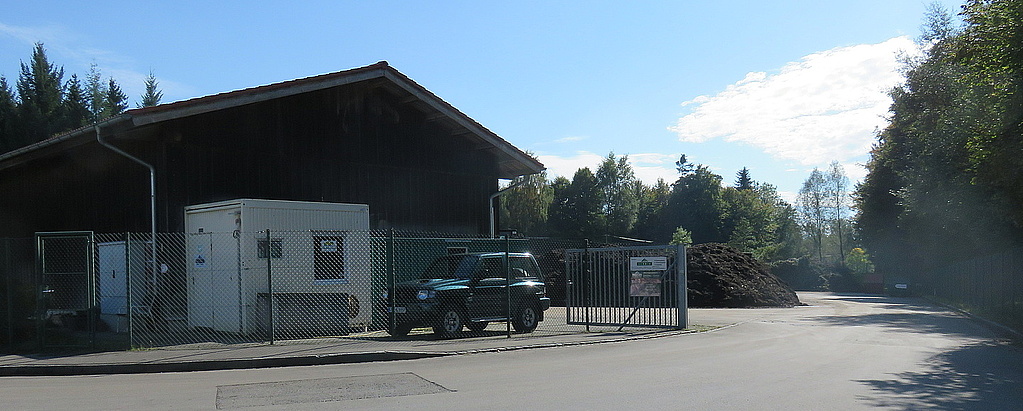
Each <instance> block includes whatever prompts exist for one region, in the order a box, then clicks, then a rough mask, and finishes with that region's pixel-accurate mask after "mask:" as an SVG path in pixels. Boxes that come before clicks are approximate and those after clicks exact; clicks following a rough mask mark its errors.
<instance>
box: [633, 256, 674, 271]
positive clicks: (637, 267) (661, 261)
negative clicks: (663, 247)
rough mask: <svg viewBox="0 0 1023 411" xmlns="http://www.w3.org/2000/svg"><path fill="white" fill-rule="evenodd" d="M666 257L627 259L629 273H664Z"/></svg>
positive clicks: (666, 266)
mask: <svg viewBox="0 0 1023 411" xmlns="http://www.w3.org/2000/svg"><path fill="white" fill-rule="evenodd" d="M667 269H668V257H629V271H664V270H667Z"/></svg>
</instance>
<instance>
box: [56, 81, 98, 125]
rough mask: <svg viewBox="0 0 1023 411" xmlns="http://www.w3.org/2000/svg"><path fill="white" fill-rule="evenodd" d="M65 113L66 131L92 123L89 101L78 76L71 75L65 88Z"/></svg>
mask: <svg viewBox="0 0 1023 411" xmlns="http://www.w3.org/2000/svg"><path fill="white" fill-rule="evenodd" d="M64 113H65V118H64V127H63V129H64V130H73V129H76V128H79V127H82V126H84V125H86V124H89V123H90V122H91V121H90V120H91V117H92V113H90V112H89V99H88V97H87V96H86V95H85V91H84V90H82V83H81V81H79V80H78V75H76V74H72V75H71V78H70V79H69V80H68V81H67V85H66V86H65V87H64Z"/></svg>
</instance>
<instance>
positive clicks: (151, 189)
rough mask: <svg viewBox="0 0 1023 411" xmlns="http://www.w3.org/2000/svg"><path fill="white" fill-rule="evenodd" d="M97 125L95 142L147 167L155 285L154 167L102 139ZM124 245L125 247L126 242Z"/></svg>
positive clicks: (129, 287)
mask: <svg viewBox="0 0 1023 411" xmlns="http://www.w3.org/2000/svg"><path fill="white" fill-rule="evenodd" d="M99 125H100V123H96V126H95V127H96V142H98V143H99V144H100V145H102V146H103V147H106V148H109V149H110V150H112V151H113V152H115V153H117V154H120V155H122V156H124V157H125V158H127V159H129V160H131V161H134V162H136V163H139V164H141V165H142V166H143V167H146V168H148V169H149V230H150V231H149V235H150V240H149V241H150V244H151V245H150V247H149V249H150V262H151V263H152V267H151V270H152V276H151V277H150V278H151V280H150V281H152V282H153V283H154V286H155V283H156V275H157V272H158V269H157V263H156V168H154V167H153V166H152V165H150V164H149V163H146V162H145V161H142V160H139V159H138V158H137V157H135V156H133V155H131V154H128V153H127V152H125V151H124V150H121V149H119V148H117V147H114V146H113V145H112V144H110V143H108V142H106V141H105V140H103V135H102V134H100V128H99ZM125 246H126V247H127V244H126V245H125ZM127 287H128V288H127V289H128V292H129V293H131V284H127ZM128 313H129V315H131V307H128Z"/></svg>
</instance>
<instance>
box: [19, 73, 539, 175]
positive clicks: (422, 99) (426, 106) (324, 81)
mask: <svg viewBox="0 0 1023 411" xmlns="http://www.w3.org/2000/svg"><path fill="white" fill-rule="evenodd" d="M365 81H376V82H378V83H379V85H380V86H381V87H385V88H386V89H387V90H388V91H389V92H391V93H397V94H399V95H401V97H403V98H402V101H403V102H407V103H409V104H415V105H416V107H418V108H419V109H420V110H424V111H425V112H426V114H427V116H428V118H430V119H437V120H444V121H446V122H447V123H448V124H450V125H453V126H452V128H453V131H452V134H455V135H460V136H469V137H470V138H473V139H475V140H477V141H479V142H480V143H481V144H480V147H482V148H483V149H486V150H490V151H492V152H493V153H494V154H495V156H496V158H497V159H498V173H499V175H498V177H499V178H505V179H510V178H514V177H517V176H521V175H527V174H534V173H538V172H541V171H543V170H544V165H543V164H541V163H540V162H539V161H537V160H536V159H534V158H533V157H532V156H530V155H528V154H526V153H525V152H523V151H522V150H519V149H518V148H516V147H515V146H513V145H511V144H510V143H509V142H508V141H506V140H504V139H503V138H501V137H500V136H498V135H497V134H495V133H494V132H492V131H490V130H488V129H487V128H486V127H484V126H483V125H481V124H480V123H478V122H476V121H475V120H473V119H472V118H470V117H469V116H467V115H465V114H464V113H462V112H461V111H459V110H458V109H456V108H455V107H454V106H452V105H451V104H448V103H447V102H446V101H444V100H442V99H441V98H440V97H438V96H437V95H435V94H433V93H432V92H430V91H429V90H427V89H426V88H424V87H423V86H421V85H419V84H418V83H416V82H415V81H412V80H411V79H410V78H408V77H407V76H405V75H404V74H402V73H401V72H399V71H398V70H395V69H394V68H393V67H390V66H389V65H388V64H387V62H384V61H382V62H379V63H376V64H373V65H370V66H365V67H359V68H354V69H350V70H344V71H339V72H335V73H329V74H322V75H318V76H313V77H307V78H302V79H297V80H291V81H286V82H282V83H275V84H270V85H265V86H259V87H253V88H248V89H243V90H236V91H231V92H226V93H221V94H215V95H211V96H206V97H200V98H195V99H190V100H183V101H179V102H174V103H168V104H161V105H158V106H153V107H145V108H139V109H132V110H128V111H126V112H125V113H123V114H120V115H118V116H115V117H111V118H108V119H106V120H104V121H102V122H101V123H100V124H99V126H100V127H102V128H103V129H104V134H106V133H110V132H113V133H119V132H126V131H131V130H132V129H135V128H138V127H143V126H147V125H152V124H157V123H161V122H165V121H170V120H175V119H180V118H185V117H190V116H195V115H199V114H204V113H209V112H214V111H218V110H224V109H229V108H232V107H238V106H243V105H247V104H253V103H259V102H263V101H268V100H273V99H278V98H282V97H288V96H293V95H297V94H303V93H308V92H313V91H318V90H324V89H329V88H333V87H339V86H344V85H346V84H353V83H359V82H365ZM94 139H95V126H89V127H83V128H80V129H77V130H73V131H70V132H67V133H64V134H60V135H56V136H54V137H52V138H49V139H47V140H43V141H40V142H38V143H35V144H31V145H29V146H26V147H22V148H19V149H17V150H14V151H11V152H8V153H5V154H0V170H2V169H5V168H9V167H13V166H16V165H18V164H22V163H24V162H26V161H30V160H32V159H34V158H38V157H40V156H45V155H47V154H49V153H52V152H53V151H54V150H58V151H59V150H64V149H67V148H70V147H73V146H76V145H81V144H85V143H88V142H90V141H93V140H94Z"/></svg>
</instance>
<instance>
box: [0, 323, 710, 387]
mask: <svg viewBox="0 0 1023 411" xmlns="http://www.w3.org/2000/svg"><path fill="white" fill-rule="evenodd" d="M725 327H728V326H725ZM715 329H717V328H712V329H709V330H703V331H697V330H673V331H663V332H654V333H649V334H643V335H634V336H626V337H619V338H606V339H599V340H594V341H569V342H559V343H543V344H528V345H515V346H504V347H494V348H481V349H473V350H456V351H432V352H425V351H374V352H358V353H338V354H324V355H306V356H291V357H273V358H244V359H228V360H200V361H187V362H178V363H170V362H167V363H163V362H149V363H124V364H82V365H71V364H60V365H14V366H0V377H40V376H76V375H109V374H150V373H162V372H192V371H218V370H241V369H253V368H277V367H298V366H309V365H336V364H353V363H365V362H382V361H401V360H417V359H424V358H437V357H448V356H455V355H468V354H484V353H495V352H508V351H520V350H531V349H541V348H557V347H570V346H583V345H594V344H611V343H619V342H626V341H636V340H646V339H653V338H664V337H671V336H677V335H684V334H693V333H699V332H707V331H713V330H715Z"/></svg>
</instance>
